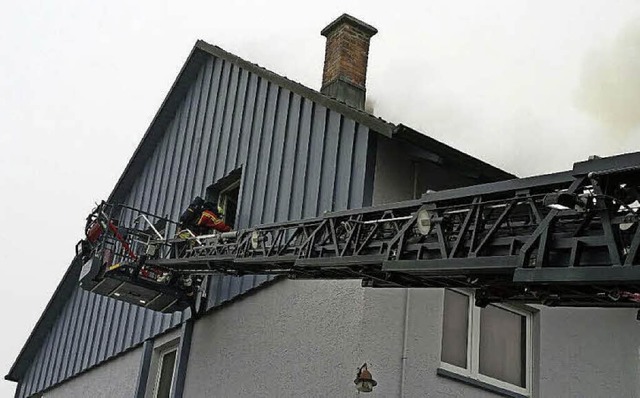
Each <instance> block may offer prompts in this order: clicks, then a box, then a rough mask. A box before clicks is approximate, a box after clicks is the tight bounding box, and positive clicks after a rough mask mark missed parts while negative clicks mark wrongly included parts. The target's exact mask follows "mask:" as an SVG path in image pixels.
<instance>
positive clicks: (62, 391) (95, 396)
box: [43, 347, 142, 398]
mask: <svg viewBox="0 0 640 398" xmlns="http://www.w3.org/2000/svg"><path fill="white" fill-rule="evenodd" d="M141 355H142V348H141V347H138V348H135V349H133V350H131V351H128V352H126V353H124V354H122V355H121V356H119V357H117V358H115V359H113V360H110V361H107V362H106V363H104V364H102V365H100V366H98V367H95V368H93V369H91V370H89V371H87V372H85V373H82V374H80V375H79V376H78V377H74V378H72V379H70V380H68V381H66V382H64V383H62V384H60V385H58V386H56V387H54V388H52V389H51V390H49V391H46V392H45V393H44V394H43V397H45V398H89V397H91V398H131V397H133V395H134V393H135V390H136V383H137V380H138V371H139V368H140V361H141Z"/></svg>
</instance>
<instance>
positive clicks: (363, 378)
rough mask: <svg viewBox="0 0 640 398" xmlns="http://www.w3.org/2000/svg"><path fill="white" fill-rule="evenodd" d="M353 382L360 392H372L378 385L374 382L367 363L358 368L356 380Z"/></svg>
mask: <svg viewBox="0 0 640 398" xmlns="http://www.w3.org/2000/svg"><path fill="white" fill-rule="evenodd" d="M353 382H354V383H356V389H357V390H358V391H359V392H371V391H373V387H375V386H377V385H378V382H377V381H375V380H373V377H372V376H371V372H369V369H367V364H366V363H365V364H364V365H362V366H361V367H359V368H358V373H357V374H356V379H355V380H354V381H353Z"/></svg>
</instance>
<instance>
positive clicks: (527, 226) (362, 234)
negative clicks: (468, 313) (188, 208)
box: [76, 152, 640, 312]
mask: <svg viewBox="0 0 640 398" xmlns="http://www.w3.org/2000/svg"><path fill="white" fill-rule="evenodd" d="M639 190H640V152H636V153H629V154H623V155H618V156H612V157H606V158H597V157H594V158H593V159H590V160H588V161H582V162H578V163H575V164H574V165H573V169H572V170H569V171H565V172H560V173H554V174H547V175H540V176H535V177H529V178H521V179H513V180H507V181H499V182H494V183H488V184H481V185H475V186H468V187H463V188H457V189H450V190H445V191H439V192H428V193H426V194H424V195H423V196H422V197H421V198H420V199H416V200H408V201H404V202H398V203H392V204H387V205H382V206H374V207H368V208H363V209H355V210H345V211H337V212H332V213H326V214H324V215H323V216H321V217H318V218H312V219H304V220H298V221H286V222H280V223H273V224H266V225H260V226H257V227H253V228H247V229H242V230H237V231H231V232H225V233H213V234H209V235H200V236H196V235H193V234H191V235H190V236H186V237H185V236H184V235H182V236H181V237H179V238H177V237H175V236H176V235H175V230H176V229H177V223H175V222H173V221H171V220H168V219H166V218H163V217H159V216H157V215H153V214H149V213H146V212H144V211H141V210H138V209H134V208H132V207H129V206H126V205H121V204H114V203H105V202H103V203H102V204H100V205H99V206H98V207H97V208H96V210H94V212H93V213H92V214H91V215H90V216H89V218H88V219H87V228H86V238H85V239H83V240H82V241H81V242H79V244H78V246H77V250H76V251H77V258H78V259H79V260H81V261H82V263H83V264H84V265H83V266H82V271H81V276H80V284H81V286H82V287H83V288H84V289H87V290H90V291H92V292H95V293H98V294H101V295H105V296H108V297H112V298H115V299H118V300H123V301H126V302H129V303H132V304H135V305H140V306H143V307H146V308H150V309H153V310H157V311H162V312H172V311H176V310H182V309H185V308H187V307H191V308H192V310H193V311H196V310H198V305H196V303H198V302H199V301H198V297H199V296H201V295H202V294H203V292H204V291H205V290H206V289H205V285H206V283H205V281H206V279H207V277H209V276H211V275H220V274H221V275H233V276H243V275H281V276H283V277H287V278H290V279H321V280H328V279H359V280H362V285H363V286H365V287H371V288H393V287H404V288H469V289H474V290H475V291H476V295H475V297H476V305H478V306H486V305H487V304H490V303H499V302H520V303H529V304H542V305H547V306H567V307H640V259H639V258H638V257H639V253H638V251H639V247H640V227H639V224H640V223H639V218H640V213H639V212H638V208H639V207H640V204H639V202H638V200H639V199H640V196H639V195H638V191H639ZM200 301H201V300H200Z"/></svg>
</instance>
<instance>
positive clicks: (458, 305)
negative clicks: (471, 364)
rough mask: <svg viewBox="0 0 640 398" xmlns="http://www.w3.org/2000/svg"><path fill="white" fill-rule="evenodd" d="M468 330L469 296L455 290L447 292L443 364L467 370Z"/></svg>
mask: <svg viewBox="0 0 640 398" xmlns="http://www.w3.org/2000/svg"><path fill="white" fill-rule="evenodd" d="M468 328H469V296H467V295H465V294H462V293H458V292H454V291H453V290H445V291H444V319H443V326H442V357H441V360H442V362H446V363H450V364H451V365H455V366H459V367H461V368H465V369H466V367H467V336H468V334H467V333H468Z"/></svg>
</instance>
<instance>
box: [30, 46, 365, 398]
mask: <svg viewBox="0 0 640 398" xmlns="http://www.w3.org/2000/svg"><path fill="white" fill-rule="evenodd" d="M369 134H370V133H369V129H368V128H367V127H365V126H362V125H359V124H358V123H356V122H354V121H353V120H349V119H347V118H345V117H344V116H342V115H340V114H338V113H336V112H334V111H332V110H329V109H327V108H326V107H324V106H321V105H318V104H315V103H314V102H312V101H310V100H309V99H306V98H303V97H301V96H300V95H299V94H297V93H292V92H291V91H289V90H287V89H284V88H282V87H280V86H278V85H275V84H273V83H271V82H269V81H267V80H265V79H264V78H261V77H259V76H257V75H255V74H254V73H252V72H250V71H248V70H244V69H242V68H240V67H238V66H237V65H234V64H232V63H230V62H228V61H225V60H222V59H217V58H214V57H211V58H210V59H209V60H208V61H207V62H205V63H204V64H203V66H202V69H201V70H200V71H199V72H198V74H197V76H196V78H195V79H194V81H193V83H192V85H191V87H190V88H189V89H188V90H187V91H186V93H185V95H184V98H183V100H182V102H181V103H180V104H178V105H177V106H176V108H175V113H174V115H173V118H172V119H171V120H170V121H168V123H167V124H166V128H165V133H164V135H163V136H162V138H160V139H158V141H157V143H156V144H155V147H154V148H153V150H152V151H151V152H150V155H148V157H147V159H146V163H145V164H144V166H142V167H141V169H139V170H136V171H135V172H136V173H137V174H136V180H135V181H134V183H133V185H132V186H131V187H130V188H128V190H127V192H118V193H116V196H115V197H116V198H117V200H118V201H120V202H124V203H126V204H129V205H131V206H133V207H139V208H142V209H143V210H147V211H151V212H154V213H158V214H162V215H168V216H169V217H171V218H173V219H176V218H177V217H178V216H179V214H180V212H181V211H182V210H183V209H184V208H185V207H186V206H187V205H188V203H189V202H190V201H191V199H192V198H193V196H195V195H204V194H205V190H206V188H207V187H208V186H210V185H211V184H213V183H215V182H216V181H217V180H218V179H220V178H221V177H223V176H225V175H227V174H228V173H229V172H230V171H232V170H235V169H237V168H239V167H240V168H241V169H242V177H241V185H240V198H239V210H238V217H237V224H238V225H237V227H239V228H244V227H247V226H250V225H252V224H258V223H264V222H272V221H283V220H286V219H299V218H306V217H314V216H317V215H319V214H320V213H321V212H323V211H327V210H340V209H345V208H350V207H351V208H353V207H360V206H362V205H363V200H364V198H365V196H364V192H363V190H364V189H365V167H366V165H367V163H366V162H367V145H369V141H368V140H369V138H368V137H369ZM135 216H136V214H133V212H126V213H125V214H122V215H121V217H122V221H123V222H125V223H126V222H130V221H131V220H132V218H133V217H135ZM269 279H270V278H269V277H266V276H248V277H242V278H240V277H229V276H225V277H213V278H211V282H210V284H209V292H208V293H209V297H208V306H209V307H211V306H215V305H218V304H221V303H223V302H225V301H228V300H231V299H233V298H234V297H236V296H237V295H239V294H242V293H244V292H246V291H248V290H250V289H252V288H254V287H256V286H258V285H260V284H261V283H264V282H265V281H267V280H269ZM188 318H189V311H187V312H184V313H179V312H178V313H174V314H159V313H155V312H153V311H149V310H146V309H143V308H140V307H137V306H133V305H130V304H127V303H122V302H118V301H115V300H112V299H109V298H106V297H102V296H97V295H95V294H93V293H89V292H85V291H82V290H78V291H76V292H75V293H74V294H73V295H72V297H71V299H69V301H68V303H67V307H66V308H65V309H64V310H63V311H61V314H60V316H59V318H58V320H57V321H56V323H55V324H54V326H53V327H52V330H51V333H50V334H49V336H48V337H47V338H46V339H45V341H44V343H43V345H42V347H41V350H40V352H39V353H38V355H36V357H35V358H34V361H33V364H32V365H31V368H29V370H28V371H27V372H26V374H25V377H24V379H23V380H21V384H20V389H19V391H18V394H19V395H20V396H21V397H22V396H24V397H26V396H29V395H32V394H34V393H36V392H38V391H41V390H43V389H45V388H48V387H50V386H51V385H53V384H56V383H58V382H60V381H63V380H65V379H67V378H69V377H72V376H74V375H76V374H78V373H80V372H82V371H84V370H86V369H87V368H89V367H91V366H95V365H97V364H100V363H101V362H103V361H104V360H106V359H108V358H111V357H113V356H115V355H118V354H119V353H121V352H123V351H124V350H126V349H128V348H131V347H132V346H134V345H137V344H140V343H141V342H143V341H145V340H147V339H149V338H150V337H153V336H155V335H157V334H159V333H162V332H164V331H165V330H167V329H168V328H171V327H174V326H176V325H179V324H181V323H182V322H184V320H185V319H188Z"/></svg>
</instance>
